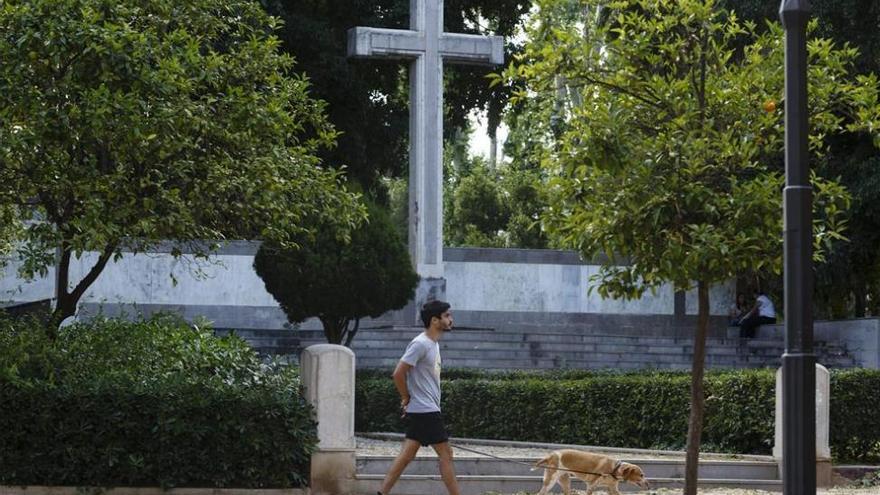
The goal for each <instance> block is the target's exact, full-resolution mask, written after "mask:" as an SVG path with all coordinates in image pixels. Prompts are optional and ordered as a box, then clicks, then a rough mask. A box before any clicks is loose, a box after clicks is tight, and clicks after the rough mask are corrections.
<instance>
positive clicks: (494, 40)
mask: <svg viewBox="0 0 880 495" xmlns="http://www.w3.org/2000/svg"><path fill="white" fill-rule="evenodd" d="M424 52H425V38H424V36H423V35H422V33H419V32H418V31H411V30H407V29H385V28H371V27H355V28H351V29H349V30H348V56H350V57H358V58H386V59H412V58H416V57H418V56H419V55H421V54H423V53H424ZM440 56H442V57H443V60H444V61H447V62H452V63H460V64H480V65H500V64H503V63H504V38H503V37H501V36H480V35H476V34H446V33H444V34H443V35H442V36H440Z"/></svg>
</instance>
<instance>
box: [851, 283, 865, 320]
mask: <svg viewBox="0 0 880 495" xmlns="http://www.w3.org/2000/svg"><path fill="white" fill-rule="evenodd" d="M866 285H867V284H865V281H864V280H861V279H860V280H858V281H857V282H856V287H855V290H854V291H853V296H854V297H855V307H854V308H853V311H854V313H855V317H856V318H864V317H865V308H866V307H867V306H868V304H867V302H868V297H867V295H868V291H867V288H866Z"/></svg>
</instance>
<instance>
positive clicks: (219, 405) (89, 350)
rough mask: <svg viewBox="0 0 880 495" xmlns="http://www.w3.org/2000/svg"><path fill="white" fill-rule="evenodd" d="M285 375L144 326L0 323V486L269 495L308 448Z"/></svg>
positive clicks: (295, 392) (311, 430)
mask: <svg viewBox="0 0 880 495" xmlns="http://www.w3.org/2000/svg"><path fill="white" fill-rule="evenodd" d="M299 388H300V387H299V378H298V376H297V374H296V370H295V369H292V368H284V367H281V366H277V365H274V364H273V363H262V362H261V361H260V359H259V358H258V357H257V356H256V355H255V354H254V353H253V351H251V350H250V348H249V347H248V346H247V344H246V343H245V342H244V341H242V340H240V339H238V338H237V337H223V338H216V337H214V336H213V333H212V332H211V331H210V329H207V328H198V327H194V326H190V325H188V324H187V323H186V322H183V321H182V320H179V319H175V318H169V317H157V318H153V319H151V320H148V321H142V322H135V323H131V322H127V321H122V320H101V321H97V322H94V323H93V324H88V325H86V324H83V325H74V326H72V327H67V328H64V329H62V331H61V334H60V336H59V338H58V340H57V341H55V342H50V341H47V340H46V339H45V337H44V335H43V332H42V328H41V327H40V326H39V324H35V323H31V324H26V323H21V322H17V323H16V322H13V321H10V320H0V485H73V486H161V487H165V488H169V487H174V486H201V487H241V488H268V487H273V488H276V487H277V488H283V487H299V486H304V485H305V484H307V482H308V474H309V459H310V456H311V453H312V452H314V450H315V448H316V445H317V431H316V426H315V423H314V420H313V410H312V409H311V407H310V406H309V405H308V404H307V403H306V402H305V401H304V399H303V398H302V396H301V394H300V390H299Z"/></svg>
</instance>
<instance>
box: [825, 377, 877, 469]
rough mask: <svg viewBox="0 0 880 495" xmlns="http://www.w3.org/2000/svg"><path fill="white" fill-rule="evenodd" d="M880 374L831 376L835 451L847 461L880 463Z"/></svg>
mask: <svg viewBox="0 0 880 495" xmlns="http://www.w3.org/2000/svg"><path fill="white" fill-rule="evenodd" d="M878 397H880V371H878V370H864V369H853V370H842V371H837V372H834V373H831V432H830V433H831V449H832V453H833V454H834V455H835V457H837V458H839V459H841V460H845V461H859V462H871V463H875V462H880V414H878V412H877V403H876V402H874V401H876V400H877V398H878Z"/></svg>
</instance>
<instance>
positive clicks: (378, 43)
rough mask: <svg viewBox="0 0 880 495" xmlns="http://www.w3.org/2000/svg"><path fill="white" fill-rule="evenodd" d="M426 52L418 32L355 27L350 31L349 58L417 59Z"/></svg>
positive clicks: (423, 39) (423, 40) (422, 38)
mask: <svg viewBox="0 0 880 495" xmlns="http://www.w3.org/2000/svg"><path fill="white" fill-rule="evenodd" d="M424 52H425V38H424V37H423V36H420V35H419V33H418V32H417V31H410V30H407V29H384V28H371V27H354V28H351V29H349V30H348V56H349V57H359V58H390V59H408V58H416V57H418V56H419V55H421V54H422V53H424Z"/></svg>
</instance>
